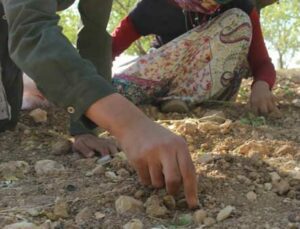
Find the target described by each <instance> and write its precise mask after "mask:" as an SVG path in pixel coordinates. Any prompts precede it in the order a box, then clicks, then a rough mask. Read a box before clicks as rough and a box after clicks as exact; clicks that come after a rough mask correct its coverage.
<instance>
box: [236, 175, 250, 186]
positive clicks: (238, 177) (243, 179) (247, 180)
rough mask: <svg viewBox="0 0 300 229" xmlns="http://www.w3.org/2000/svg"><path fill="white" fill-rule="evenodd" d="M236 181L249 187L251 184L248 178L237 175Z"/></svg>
mask: <svg viewBox="0 0 300 229" xmlns="http://www.w3.org/2000/svg"><path fill="white" fill-rule="evenodd" d="M237 179H238V180H239V181H240V182H241V183H245V184H247V185H250V184H251V183H252V182H251V180H250V179H249V178H248V177H245V176H243V175H238V176H237Z"/></svg>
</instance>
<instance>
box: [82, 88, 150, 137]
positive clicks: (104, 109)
mask: <svg viewBox="0 0 300 229" xmlns="http://www.w3.org/2000/svg"><path fill="white" fill-rule="evenodd" d="M86 116H87V117H88V118H90V119H91V120H92V121H93V122H95V123H96V124H97V125H98V126H101V127H102V128H104V129H105V130H107V131H108V132H110V133H111V134H112V135H114V136H115V137H116V138H118V139H122V138H123V137H124V135H126V133H128V130H131V129H132V128H134V127H135V126H136V125H139V123H141V122H144V121H146V120H148V118H147V117H146V116H145V115H144V114H143V113H142V112H141V111H140V110H139V109H138V108H137V107H136V106H135V105H133V104H132V103H131V102H129V101H128V100H127V99H126V98H124V97H123V96H121V95H120V94H112V95H109V96H106V97H104V98H102V99H99V100H98V101H96V102H95V103H94V104H92V105H91V106H90V107H89V109H88V110H87V112H86Z"/></svg>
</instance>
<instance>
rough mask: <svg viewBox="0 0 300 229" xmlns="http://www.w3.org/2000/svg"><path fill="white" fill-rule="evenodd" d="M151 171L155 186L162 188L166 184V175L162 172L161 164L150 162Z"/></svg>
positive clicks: (152, 181)
mask: <svg viewBox="0 0 300 229" xmlns="http://www.w3.org/2000/svg"><path fill="white" fill-rule="evenodd" d="M149 172H150V177H151V183H152V185H153V187H154V188H162V187H164V185H165V181H164V175H163V173H162V166H161V164H150V165H149Z"/></svg>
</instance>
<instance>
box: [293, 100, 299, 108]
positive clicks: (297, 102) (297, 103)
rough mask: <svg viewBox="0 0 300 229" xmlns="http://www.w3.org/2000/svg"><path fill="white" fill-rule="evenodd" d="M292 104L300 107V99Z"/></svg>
mask: <svg viewBox="0 0 300 229" xmlns="http://www.w3.org/2000/svg"><path fill="white" fill-rule="evenodd" d="M292 104H293V105H294V106H295V107H300V99H294V100H293V101H292Z"/></svg>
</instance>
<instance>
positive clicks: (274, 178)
mask: <svg viewBox="0 0 300 229" xmlns="http://www.w3.org/2000/svg"><path fill="white" fill-rule="evenodd" d="M269 174H270V176H271V180H272V184H274V183H277V182H279V181H280V180H281V177H280V176H279V175H278V173H276V172H271V173H269Z"/></svg>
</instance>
